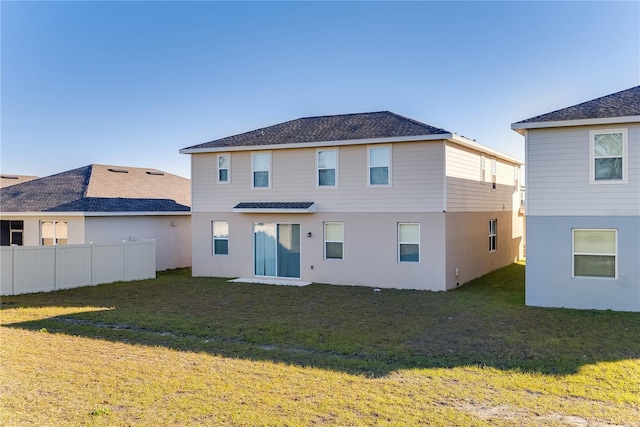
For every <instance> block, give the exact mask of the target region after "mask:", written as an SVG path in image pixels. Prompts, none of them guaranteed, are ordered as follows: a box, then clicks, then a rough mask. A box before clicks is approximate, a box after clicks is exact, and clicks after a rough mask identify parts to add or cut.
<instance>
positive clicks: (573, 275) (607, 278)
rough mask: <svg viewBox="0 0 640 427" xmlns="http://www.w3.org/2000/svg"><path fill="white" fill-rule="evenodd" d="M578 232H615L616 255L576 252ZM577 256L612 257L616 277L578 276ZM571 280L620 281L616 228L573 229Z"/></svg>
mask: <svg viewBox="0 0 640 427" xmlns="http://www.w3.org/2000/svg"><path fill="white" fill-rule="evenodd" d="M576 231H613V232H614V233H615V239H616V245H615V253H596V252H576V250H575V243H576ZM576 255H587V256H588V255H593V256H612V257H614V269H615V271H614V277H608V276H576V265H575V260H576V257H575V256H576ZM571 278H572V279H603V280H617V279H618V230H617V229H615V228H572V229H571Z"/></svg>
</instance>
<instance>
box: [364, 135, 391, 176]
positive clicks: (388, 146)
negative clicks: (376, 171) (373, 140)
mask: <svg viewBox="0 0 640 427" xmlns="http://www.w3.org/2000/svg"><path fill="white" fill-rule="evenodd" d="M376 148H387V149H388V150H389V159H388V161H389V164H388V165H387V173H388V176H387V182H388V183H387V184H371V150H374V149H376ZM392 164H393V150H392V149H391V145H389V144H385V145H368V146H367V187H391V176H392V175H393V174H392V171H391V170H392V167H391V165H392Z"/></svg>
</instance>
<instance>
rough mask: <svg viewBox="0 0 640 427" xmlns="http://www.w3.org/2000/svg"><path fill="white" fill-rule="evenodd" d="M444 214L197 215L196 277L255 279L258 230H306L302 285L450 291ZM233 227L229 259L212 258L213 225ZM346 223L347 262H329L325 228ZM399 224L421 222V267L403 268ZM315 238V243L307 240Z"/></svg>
mask: <svg viewBox="0 0 640 427" xmlns="http://www.w3.org/2000/svg"><path fill="white" fill-rule="evenodd" d="M444 215H445V214H444V213H442V212H440V213H313V214H245V213H229V212H222V213H193V214H192V222H193V230H194V231H193V235H192V239H193V275H194V276H217V277H244V278H253V277H254V274H253V273H254V271H253V224H254V223H255V222H276V223H277V222H279V223H296V224H300V225H301V229H300V233H301V242H300V245H301V248H300V252H301V261H300V264H301V266H300V267H301V278H300V279H301V280H302V281H309V282H316V283H330V284H338V285H366V286H377V287H381V288H382V287H385V288H404V289H424V290H445V274H444V268H445V253H444V251H443V247H444V238H445V237H444V231H445V217H444ZM213 220H217V221H229V255H226V256H225V255H222V256H221V255H215V256H214V255H212V236H211V221H213ZM325 221H339V222H343V223H344V259H343V260H325V259H323V258H324V251H323V245H324V239H323V223H324V222H325ZM398 222H419V223H420V234H421V239H420V240H421V250H420V262H419V263H399V262H398V256H397V250H398V246H397V244H398V235H397V233H398V232H397V227H398V226H397V224H398ZM309 232H311V234H312V237H307V233H309Z"/></svg>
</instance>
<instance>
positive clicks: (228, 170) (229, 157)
mask: <svg viewBox="0 0 640 427" xmlns="http://www.w3.org/2000/svg"><path fill="white" fill-rule="evenodd" d="M222 157H226V158H227V165H228V166H227V168H226V171H227V179H226V181H222V180H221V179H220V171H222V170H225V169H224V168H220V159H221V158H222ZM252 160H253V159H252ZM216 170H217V172H218V176H217V182H218V184H230V183H231V153H220V154H218V155H217V156H216Z"/></svg>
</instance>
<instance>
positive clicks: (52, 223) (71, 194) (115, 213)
mask: <svg viewBox="0 0 640 427" xmlns="http://www.w3.org/2000/svg"><path fill="white" fill-rule="evenodd" d="M190 198H191V193H190V183H189V180H188V179H186V178H182V177H179V176H176V175H171V174H169V173H166V172H162V171H159V170H156V169H145V168H132V167H123V166H106V165H95V164H94V165H89V166H85V167H81V168H78V169H74V170H70V171H67V172H62V173H59V174H56V175H51V176H47V177H43V178H38V179H34V180H32V181H28V182H24V183H21V184H16V185H13V186H11V187H8V188H2V189H0V216H1V232H2V233H1V244H2V246H8V245H25V246H38V245H54V244H58V245H65V244H88V243H92V242H93V243H96V244H97V243H101V244H102V243H117V242H122V241H123V240H140V239H154V240H155V242H156V268H157V269H158V270H165V269H168V268H177V267H187V266H190V265H191V218H190V209H189V206H190V204H191V203H190V202H191V201H190Z"/></svg>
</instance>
